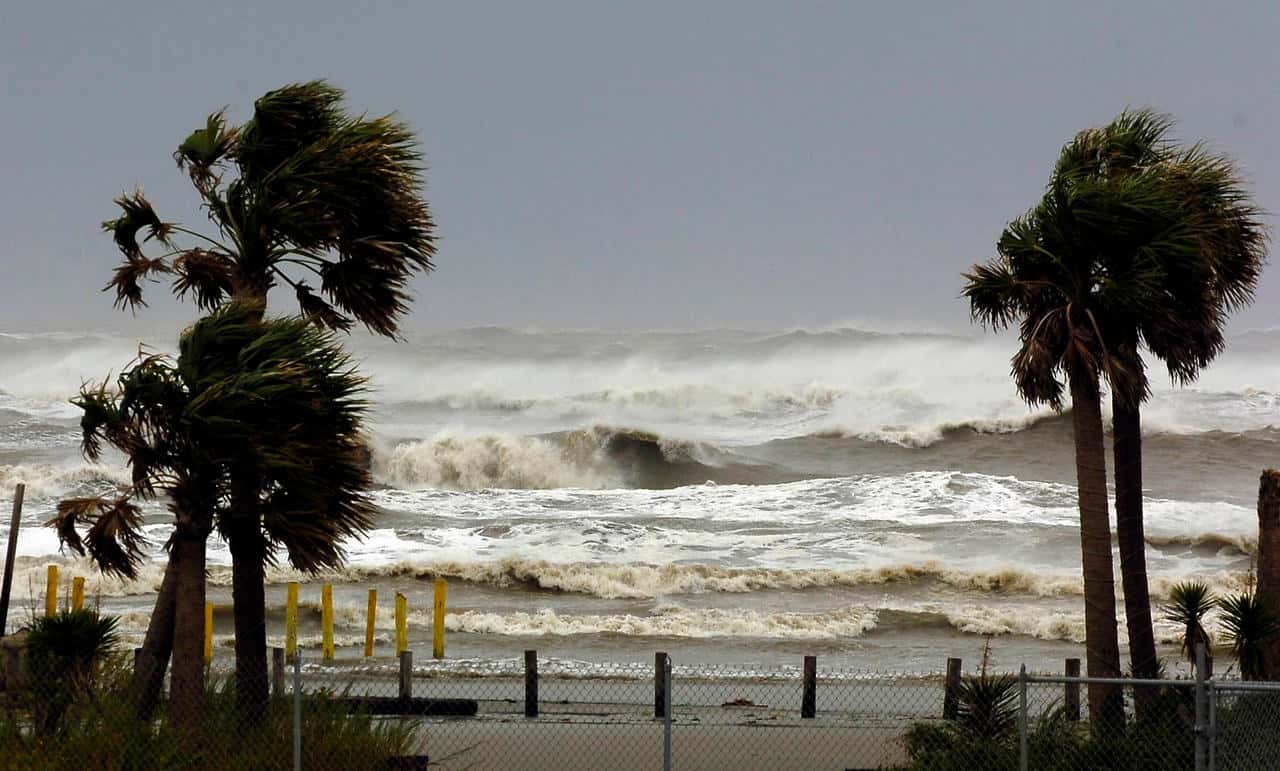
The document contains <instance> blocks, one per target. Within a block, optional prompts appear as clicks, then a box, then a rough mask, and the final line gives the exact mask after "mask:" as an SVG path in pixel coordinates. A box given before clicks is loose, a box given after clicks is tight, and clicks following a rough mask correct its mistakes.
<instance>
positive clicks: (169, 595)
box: [133, 549, 182, 722]
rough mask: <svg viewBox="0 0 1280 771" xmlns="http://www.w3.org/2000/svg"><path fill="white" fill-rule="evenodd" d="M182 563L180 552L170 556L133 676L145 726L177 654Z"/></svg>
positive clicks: (137, 706)
mask: <svg viewBox="0 0 1280 771" xmlns="http://www.w3.org/2000/svg"><path fill="white" fill-rule="evenodd" d="M181 561H182V556H181V554H180V553H179V552H178V551H177V550H176V549H174V550H171V551H170V552H169V561H168V563H167V564H166V565H165V568H164V579H163V580H162V581H161V582H160V590H159V591H158V592H157V593H156V605H155V608H154V609H153V610H152V611H151V620H150V621H149V622H148V623H147V635H146V637H145V638H144V639H143V641H142V652H141V653H140V654H139V656H138V666H137V669H136V670H134V673H133V700H134V711H135V713H136V714H137V716H138V719H139V720H141V721H143V722H146V721H149V720H150V719H151V717H152V715H154V714H155V711H156V704H157V703H159V701H160V691H161V690H162V689H163V688H164V671H165V669H167V668H168V666H169V656H170V654H171V653H172V652H173V634H174V628H173V627H174V616H175V613H176V601H177V596H178V595H177V590H178V572H179V570H180V569H181V566H180V563H181Z"/></svg>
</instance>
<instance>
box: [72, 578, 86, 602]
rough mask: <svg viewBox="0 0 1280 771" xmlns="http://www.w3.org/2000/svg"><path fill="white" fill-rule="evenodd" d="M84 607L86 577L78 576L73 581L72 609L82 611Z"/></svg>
mask: <svg viewBox="0 0 1280 771" xmlns="http://www.w3.org/2000/svg"><path fill="white" fill-rule="evenodd" d="M83 607H84V576H76V577H75V578H73V579H71V609H72V610H80V609H81V608H83Z"/></svg>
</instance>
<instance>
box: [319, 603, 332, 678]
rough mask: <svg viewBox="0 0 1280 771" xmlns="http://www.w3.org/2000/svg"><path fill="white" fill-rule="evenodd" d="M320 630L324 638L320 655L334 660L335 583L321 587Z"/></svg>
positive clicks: (326, 659) (325, 658) (328, 659)
mask: <svg viewBox="0 0 1280 771" xmlns="http://www.w3.org/2000/svg"><path fill="white" fill-rule="evenodd" d="M320 630H321V634H322V639H321V643H320V655H321V657H322V658H324V660H325V661H333V585H332V584H325V585H324V586H322V587H320Z"/></svg>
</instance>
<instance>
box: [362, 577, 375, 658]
mask: <svg viewBox="0 0 1280 771" xmlns="http://www.w3.org/2000/svg"><path fill="white" fill-rule="evenodd" d="M377 618H378V590H377V589H370V590H369V613H368V618H367V619H366V620H365V622H364V657H365V658H366V659H367V658H369V657H371V656H373V624H374V621H375V620H376V619H377Z"/></svg>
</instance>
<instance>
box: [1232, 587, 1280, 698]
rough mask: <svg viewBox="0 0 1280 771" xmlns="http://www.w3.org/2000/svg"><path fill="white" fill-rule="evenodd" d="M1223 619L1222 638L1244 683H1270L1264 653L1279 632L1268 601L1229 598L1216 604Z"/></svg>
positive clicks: (1245, 596)
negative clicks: (1233, 657)
mask: <svg viewBox="0 0 1280 771" xmlns="http://www.w3.org/2000/svg"><path fill="white" fill-rule="evenodd" d="M1218 609H1219V611H1220V615H1221V618H1222V636H1223V637H1224V638H1225V639H1226V641H1227V643H1229V644H1230V645H1231V653H1232V655H1234V656H1235V658H1236V663H1237V664H1238V665H1239V667H1240V677H1241V679H1244V680H1269V679H1271V677H1272V676H1273V674H1274V673H1272V672H1271V671H1270V668H1271V667H1270V666H1269V662H1268V661H1267V653H1268V650H1269V649H1270V647H1271V642H1272V640H1274V639H1275V636H1276V634H1277V632H1280V616H1277V615H1276V610H1275V607H1274V605H1273V604H1272V603H1271V602H1270V600H1269V598H1268V597H1264V596H1263V595H1260V594H1258V593H1257V592H1256V591H1254V592H1246V593H1243V594H1236V595H1231V596H1228V597H1223V598H1222V599H1221V600H1218Z"/></svg>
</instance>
